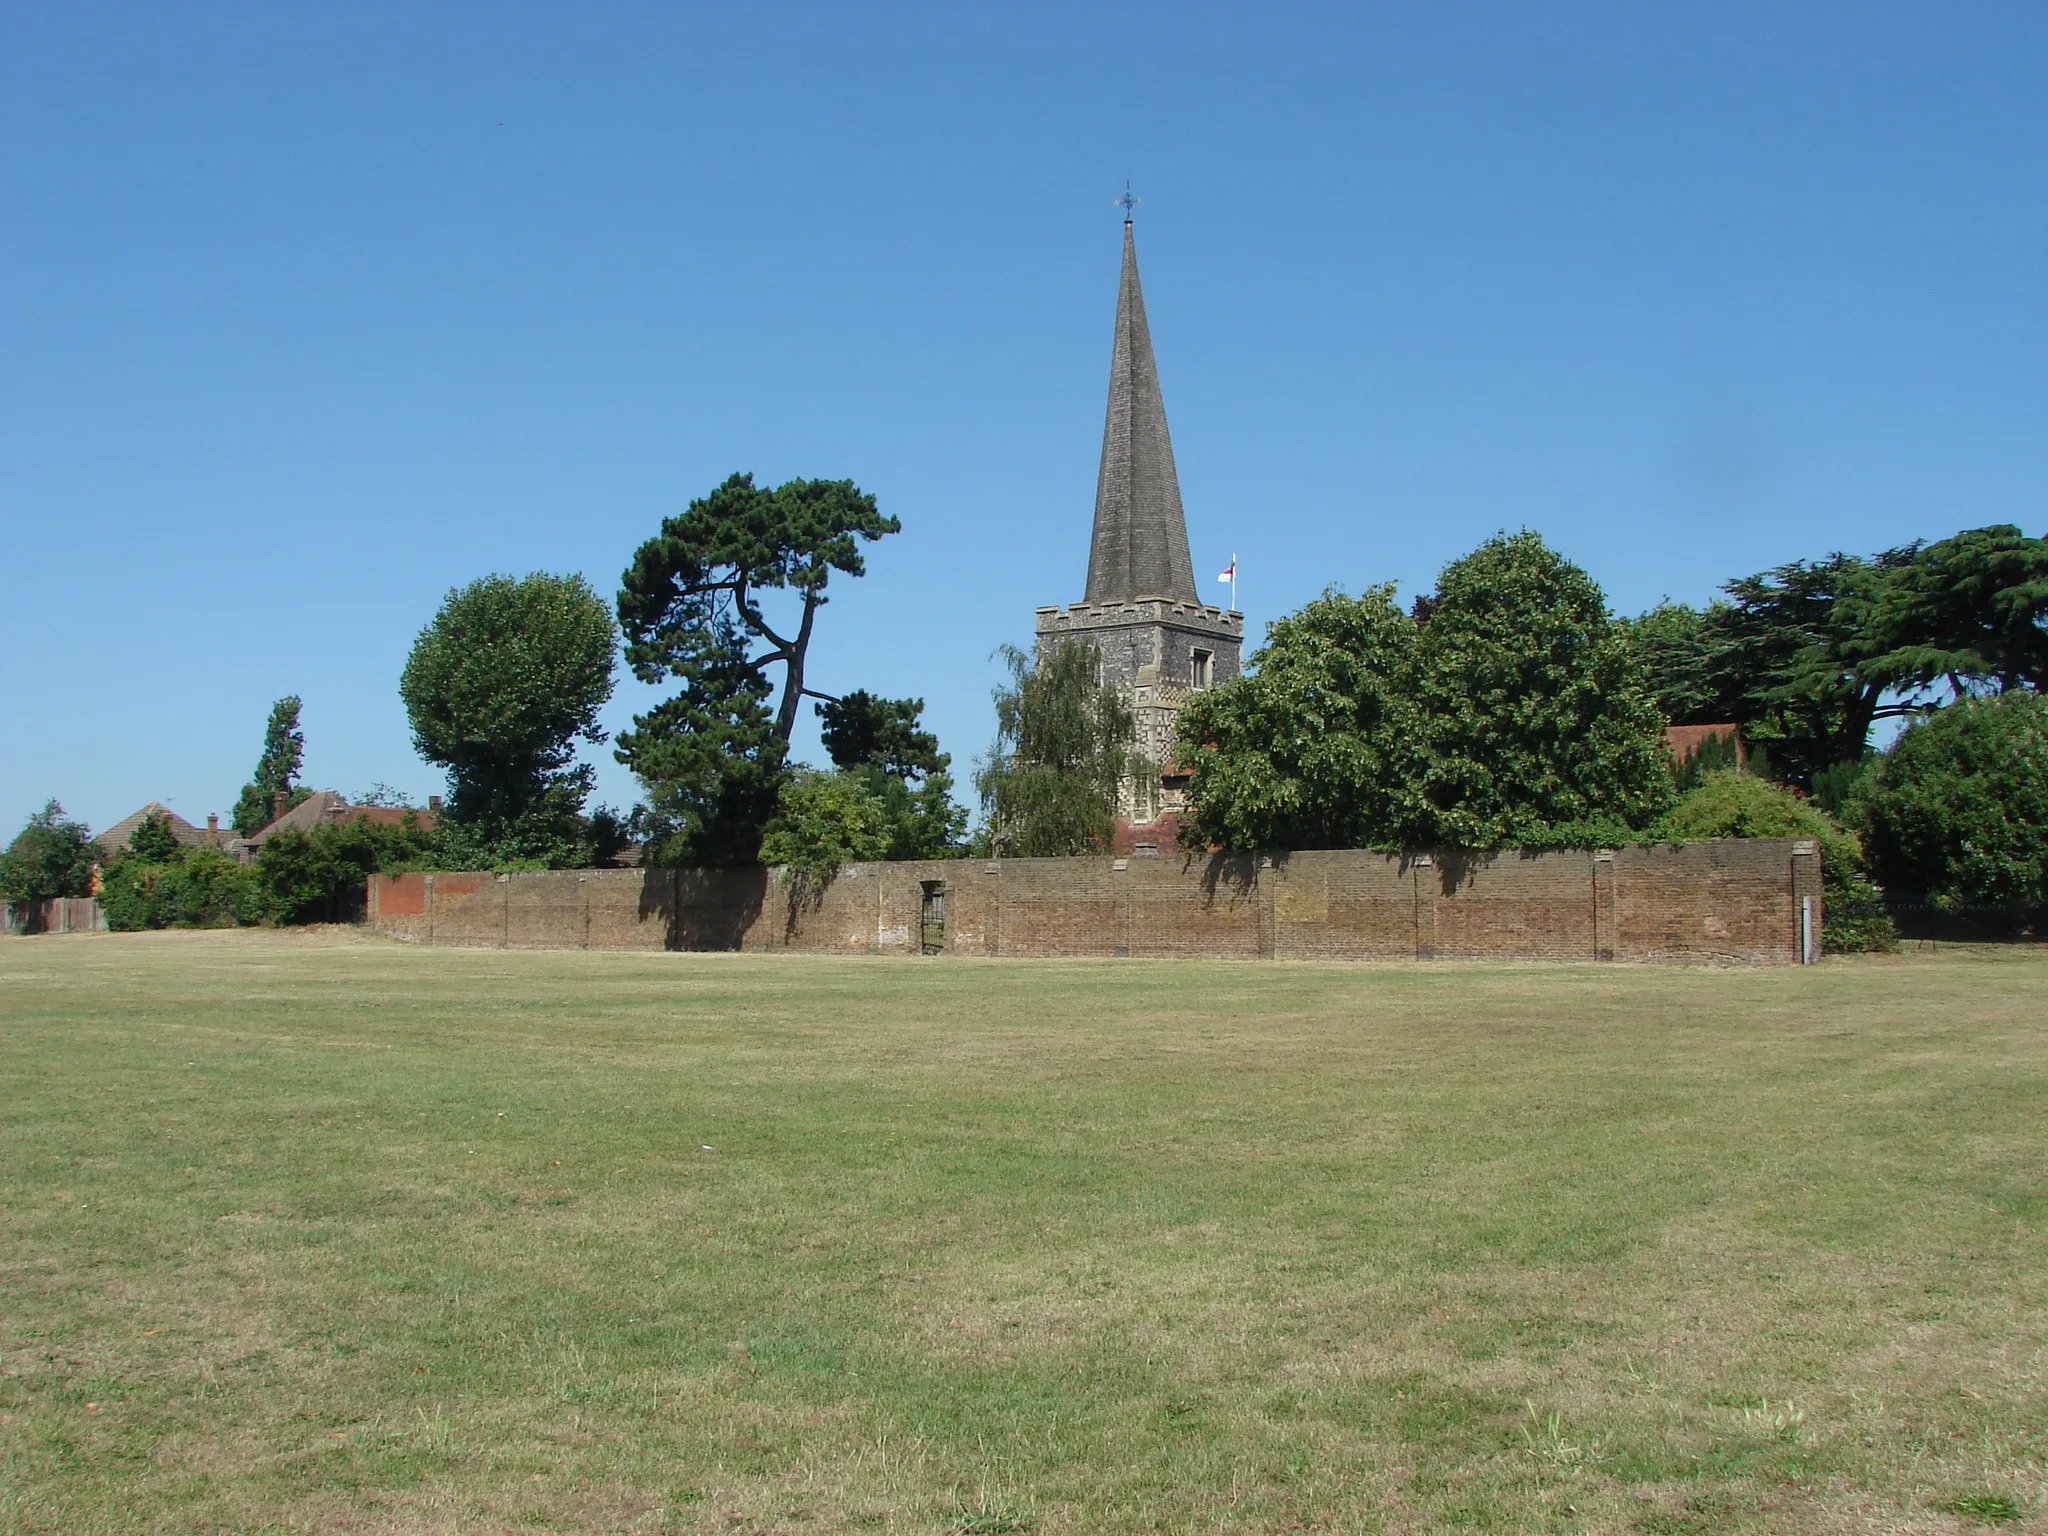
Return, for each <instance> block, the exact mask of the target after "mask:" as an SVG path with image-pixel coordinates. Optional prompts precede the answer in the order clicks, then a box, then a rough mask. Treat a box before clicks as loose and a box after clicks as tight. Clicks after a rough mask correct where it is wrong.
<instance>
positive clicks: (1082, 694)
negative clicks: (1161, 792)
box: [975, 639, 1152, 858]
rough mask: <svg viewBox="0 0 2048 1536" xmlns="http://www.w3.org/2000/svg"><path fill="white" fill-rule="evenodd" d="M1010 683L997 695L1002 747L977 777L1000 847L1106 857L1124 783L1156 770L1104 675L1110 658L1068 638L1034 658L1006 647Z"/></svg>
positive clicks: (1006, 851)
mask: <svg viewBox="0 0 2048 1536" xmlns="http://www.w3.org/2000/svg"><path fill="white" fill-rule="evenodd" d="M1000 654H1001V655H1002V657H1003V660H1004V662H1005V663H1006V664H1007V665H1008V667H1009V669H1010V686H1009V687H1007V688H998V689H997V690H996V691H995V701H996V744H995V746H994V748H993V749H992V750H991V752H990V754H989V759H988V762H987V763H986V764H985V765H984V766H983V768H982V770H981V772H980V773H979V774H977V775H976V776H975V784H976V787H977V788H978V789H979V790H980V792H981V802H982V807H983V810H984V812H985V813H986V815H987V817H988V836H989V846H990V848H991V850H992V851H993V852H994V853H996V854H999V855H1004V856H1007V857H1010V858H1054V857H1059V856H1062V855H1067V854H1080V853H1097V852H1100V851H1101V850H1102V849H1104V848H1107V847H1108V846H1109V842H1110V839H1111V837H1112V836H1113V835H1114V833H1115V831H1116V807H1117V793H1118V790H1119V787H1120V786H1121V785H1122V784H1123V782H1124V781H1125V780H1126V779H1130V778H1134V777H1136V776H1137V775H1139V774H1143V773H1148V772H1150V771H1152V770H1151V767H1150V765H1149V764H1147V763H1146V762H1145V761H1144V759H1143V758H1142V757H1141V756H1140V755H1139V754H1138V752H1137V749H1136V743H1137V739H1138V726H1137V718H1136V716H1134V715H1133V714H1132V713H1131V709H1130V706H1129V705H1128V704H1127V703H1126V702H1125V701H1124V699H1123V696H1122V695H1121V694H1120V693H1119V692H1118V691H1117V690H1116V689H1114V688H1105V687H1103V686H1101V685H1100V684H1099V683H1098V682H1097V681H1096V674H1097V672H1098V670H1099V669H1100V666H1101V655H1100V653H1099V652H1098V651H1097V650H1096V648H1095V647H1094V646H1093V645H1090V644H1089V643H1088V642H1086V641H1084V640H1074V639H1063V640H1061V641H1060V642H1059V643H1058V644H1057V645H1054V646H1052V647H1050V648H1049V649H1046V650H1042V651H1041V652H1040V653H1039V655H1038V656H1037V658H1036V659H1035V660H1034V659H1033V658H1032V657H1031V656H1030V655H1028V654H1027V653H1025V652H1023V651H1020V650H1018V649H1017V648H1016V647H1014V646H1005V647H1004V648H1003V650H1002V652H1001V653H1000Z"/></svg>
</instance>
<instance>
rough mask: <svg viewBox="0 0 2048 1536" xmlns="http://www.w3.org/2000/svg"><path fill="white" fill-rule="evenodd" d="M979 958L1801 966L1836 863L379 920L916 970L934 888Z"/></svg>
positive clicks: (1436, 865)
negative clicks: (834, 957) (784, 953)
mask: <svg viewBox="0 0 2048 1536" xmlns="http://www.w3.org/2000/svg"><path fill="white" fill-rule="evenodd" d="M928 882H938V883H942V884H943V885H944V887H945V892H946V933H945V948H946V949H947V950H948V951H950V952H952V953H956V954H973V955H1209V956H1235V957H1242V958H1247V959H1250V958H1255V957H1268V958H1280V959H1300V960H1368V959H1413V958H1422V959H1429V958H1433V957H1442V958H1467V959H1498V960H1525V959H1552V960H1594V959H1599V960H1614V959H1619V960H1732V961H1750V962H1792V961H1796V960H1798V959H1799V945H1800V933H1801V928H1800V903H1801V900H1802V899H1806V900H1810V901H1811V902H1812V910H1811V920H1812V931H1813V935H1814V941H1815V944H1816V946H1817V945H1818V941H1819V933H1820V919H1821V912H1820V856H1819V854H1818V852H1817V851H1815V849H1814V847H1813V845H1812V844H1809V843H1794V842H1790V841H1786V840H1782V839H1761V838H1760V839H1754V840H1743V841H1726V842H1713V843H1691V844H1686V845H1683V846H1679V847H1637V848H1623V849H1618V850H1616V851H1614V852H1612V853H1597V854H1596V853H1545V854H1522V853H1500V854H1443V853H1439V854H1436V855H1419V856H1409V857H1396V856H1392V855H1382V854H1374V853H1360V852H1348V851H1333V852H1321V853H1296V854H1290V855H1284V856H1279V857H1275V858H1273V859H1250V858H1231V857H1223V856H1215V857H1208V858H1203V859H1200V860H1194V861H1189V860H1185V859H1183V858H1180V857H1177V856H1161V857H1157V858H1150V857H1144V856H1132V857H1129V858H1099V859H1003V860H1000V861H985V860H979V859H958V860H948V861H935V862H929V863H906V864H858V865H852V866H849V867H848V868H846V869H844V870H842V871H840V874H839V877H838V878H837V879H836V880H834V881H833V882H832V884H831V885H830V886H829V887H828V888H827V889H826V890H825V891H824V892H823V893H821V894H820V895H819V896H818V897H816V898H814V899H810V900H798V899H796V898H794V897H793V896H792V894H791V893H790V892H789V891H788V889H787V888H786V887H784V886H783V884H782V882H781V878H780V876H779V875H778V874H777V873H776V872H775V871H772V870H669V869H649V870H637V869H594V870H563V871H555V872H548V873H538V874H516V875H488V874H474V873H460V874H433V875H383V876H378V877H376V878H374V879H373V880H372V881H371V882H370V905H369V918H368V920H369V922H370V923H371V924H372V925H373V926H375V927H377V928H380V929H382V930H383V931H384V932H386V933H389V934H391V935H393V936H394V937H397V938H403V939H409V940H413V941H415V942H420V943H433V944H462V945H483V946H489V947H496V948H513V949H749V950H767V949H790V950H811V951H824V952H831V953H841V954H846V953H893V954H912V953H916V952H917V950H918V948H919V946H920V939H921V926H922V925H921V916H922V906H923V900H924V891H925V885H926V884H927V883H928Z"/></svg>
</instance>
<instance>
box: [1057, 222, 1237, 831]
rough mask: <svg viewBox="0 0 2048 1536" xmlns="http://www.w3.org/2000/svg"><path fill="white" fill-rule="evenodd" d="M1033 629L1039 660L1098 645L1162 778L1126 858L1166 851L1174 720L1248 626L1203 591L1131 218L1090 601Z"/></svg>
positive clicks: (1120, 827) (1145, 790)
mask: <svg viewBox="0 0 2048 1536" xmlns="http://www.w3.org/2000/svg"><path fill="white" fill-rule="evenodd" d="M1126 206H1127V207H1128V205H1126ZM1037 628H1038V646H1039V649H1040V651H1041V652H1042V651H1044V650H1045V649H1046V648H1048V647H1049V646H1052V645H1056V644H1058V643H1059V641H1061V640H1063V639H1067V638H1069V637H1071V638H1074V639H1079V640H1087V641H1090V642H1092V643H1093V644H1094V645H1095V647H1096V648H1097V650H1099V651H1100V652H1101V655H1102V680H1103V682H1104V683H1105V684H1107V685H1109V686H1112V687H1116V688H1119V689H1121V690H1123V692H1124V695H1125V697H1126V698H1127V699H1128V700H1129V701H1130V704H1131V709H1132V712H1133V713H1134V714H1136V716H1137V720H1138V750H1139V751H1140V752H1142V753H1143V754H1144V755H1145V756H1146V757H1147V758H1149V759H1150V760H1151V761H1152V762H1153V763H1154V764H1156V765H1158V767H1159V769H1160V770H1161V772H1160V776H1159V777H1158V778H1156V779H1148V780H1147V781H1145V782H1140V783H1132V784H1126V785H1125V786H1124V790H1123V794H1122V797H1121V798H1122V804H1121V805H1120V806H1119V807H1118V813H1119V814H1118V817H1117V848H1118V851H1119V852H1128V851H1130V850H1132V849H1137V850H1140V851H1144V850H1152V851H1157V850H1159V849H1160V848H1161V847H1163V846H1170V845H1171V844H1172V841H1173V832H1174V829H1175V825H1176V823H1177V821H1178V816H1177V812H1178V810H1179V805H1180V788H1181V786H1182V785H1183V784H1185V783H1186V776H1185V775H1184V774H1182V773H1178V772H1176V771H1175V768H1176V765H1175V764H1174V763H1173V761H1172V756H1173V720H1174V716H1175V715H1176V714H1177V713H1178V712H1179V710H1180V706H1181V703H1182V701H1183V700H1185V699H1186V698H1187V696H1188V695H1189V694H1190V693H1193V692H1195V691H1197V690H1199V689H1203V688H1207V687H1210V686H1212V685H1213V684H1216V683H1220V682H1224V681H1226V680H1227V679H1229V678H1233V677H1235V676H1237V673H1238V663H1239V656H1240V652H1241V651H1242V649H1243V646H1244V615H1243V614H1241V613H1236V612H1233V611H1230V610H1227V609H1223V608H1214V607H1211V606H1209V605H1208V604H1206V603H1204V602H1203V601H1202V600H1201V598H1200V597H1199V596H1198V595H1197V593H1196V591H1195V571H1194V565H1193V563H1192V562H1191V560H1190V559H1189V556H1188V527H1187V518H1186V516H1185V515H1184V514H1183V513H1182V511H1181V504H1180V477H1179V476H1178V475H1176V474H1175V473H1174V467H1173V439H1172V437H1171V436H1170V435H1169V434H1168V432H1167V430H1166V405H1165V402H1164V400H1163V399H1162V398H1161V396H1160V393H1159V368H1158V365H1157V364H1156V363H1155V362H1154V361H1153V358H1152V332H1151V329H1150V328H1149V327H1148V326H1147V325H1146V323H1145V295H1144V292H1143V290H1142V289H1140V288H1139V286H1138V248H1137V242H1136V239H1135V236H1134V233H1133V230H1132V227H1131V221H1130V219H1129V218H1128V217H1127V218H1126V219H1125V220H1124V265H1123V278H1122V281H1121V282H1120V284H1119V285H1118V288H1117V296H1116V336H1115V340H1114V342H1113V343H1112V344H1111V347H1110V354H1109V414H1108V418H1107V419H1106V420H1105V421H1104V423H1103V427H1102V465H1101V469H1100V470H1099V471H1098V473H1097V475H1096V481H1095V536H1094V539H1093V541H1092V542H1091V543H1090V544H1089V546H1088V588H1087V594H1086V595H1085V596H1084V597H1083V598H1082V600H1081V601H1080V602H1078V603H1071V604H1068V605H1066V606H1064V607H1052V608H1041V609H1039V610H1038V625H1037Z"/></svg>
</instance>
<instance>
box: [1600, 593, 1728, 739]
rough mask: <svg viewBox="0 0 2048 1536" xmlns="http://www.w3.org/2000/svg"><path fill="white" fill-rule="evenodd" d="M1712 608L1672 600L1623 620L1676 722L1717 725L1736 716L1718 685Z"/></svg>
mask: <svg viewBox="0 0 2048 1536" xmlns="http://www.w3.org/2000/svg"><path fill="white" fill-rule="evenodd" d="M1711 612H1712V610H1709V613H1701V612H1700V610H1699V609H1697V608H1692V607H1689V606H1687V605H1686V604H1684V603H1674V602H1672V601H1670V600H1669V599H1666V600H1665V601H1664V602H1661V603H1659V604H1658V605H1657V606H1656V607H1654V608H1652V609H1651V610H1650V611H1649V612H1648V613H1645V614H1643V615H1642V616H1641V617H1639V618H1634V619H1617V620H1615V623H1616V625H1617V626H1618V627H1619V628H1621V630H1622V631H1623V632H1624V633H1625V634H1626V635H1627V636H1628V641H1629V645H1630V647H1631V649H1633V650H1634V652H1635V656H1636V660H1637V661H1638V662H1640V663H1641V664H1642V668H1643V675H1644V678H1645V680H1646V681H1647V683H1648V684H1649V688H1650V694H1651V696H1652V697H1653V698H1654V699H1655V700H1656V701H1657V707H1658V708H1659V709H1660V710H1662V711H1663V713H1664V718H1665V719H1666V720H1668V721H1670V722H1671V723H1672V724H1673V725H1715V724H1719V723H1720V722H1722V721H1724V720H1732V719H1733V718H1734V716H1733V715H1731V714H1727V713H1722V711H1725V710H1726V709H1728V707H1729V705H1728V701H1727V700H1726V699H1725V698H1724V697H1723V695H1722V693H1721V690H1720V689H1719V688H1718V687H1717V686H1716V678H1715V672H1714V647H1713V638H1712V631H1711V626H1712V623H1713V620H1712V618H1710V616H1709V615H1710V614H1711Z"/></svg>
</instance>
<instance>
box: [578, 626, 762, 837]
mask: <svg viewBox="0 0 2048 1536" xmlns="http://www.w3.org/2000/svg"><path fill="white" fill-rule="evenodd" d="M665 670H666V672H667V674H668V675H669V676H671V677H674V678H676V679H678V680H679V681H680V682H681V683H682V689H681V691H680V692H679V693H677V694H676V695H675V696H674V697H673V698H669V699H664V700H663V701H662V702H661V703H660V704H658V705H656V706H655V707H654V708H653V709H652V710H650V711H648V712H647V713H646V714H644V715H636V716H635V717H634V719H633V725H634V729H632V730H630V731H621V732H619V745H618V758H619V761H620V762H622V763H624V764H626V765H627V766H628V767H629V768H631V769H632V770H633V772H634V774H635V775H636V776H637V777H638V778H639V780H640V784H641V787H642V788H643V789H644V790H645V791H646V795H647V804H646V809H645V811H644V812H643V814H642V816H641V830H642V831H643V833H644V834H645V836H646V858H647V862H649V863H651V864H685V865H696V866H702V867H708V868H726V867H730V866H734V865H742V864H755V863H758V862H760V858H761V836H762V833H763V831H764V830H765V829H766V827H767V825H768V822H769V821H770V819H772V818H773V816H774V815H775V808H776V804H777V802H778V800H779V798H780V796H781V793H782V785H783V780H784V776H785V770H784V763H785V761H786V760H787V758H788V755H789V744H788V742H787V741H785V740H784V739H783V738H782V737H781V736H780V735H778V734H777V732H776V729H775V721H774V719H773V717H771V716H770V715H769V713H768V710H767V708H766V706H765V704H764V702H763V701H764V700H765V699H766V698H767V696H768V693H769V687H770V685H769V682H768V679H767V678H765V677H764V676H762V675H761V672H760V671H759V669H758V668H756V667H755V666H753V665H752V664H751V663H750V662H749V660H748V658H747V649H746V642H745V640H744V638H743V637H742V636H741V635H740V634H739V632H738V630H737V628H736V626H734V625H733V624H732V623H731V622H730V621H729V620H728V619H716V620H714V621H713V622H712V623H711V625H710V626H709V629H708V633H707V635H706V636H705V637H704V640H703V643H701V644H700V645H699V646H697V647H696V648H695V649H694V650H692V651H690V652H689V653H687V654H683V653H681V652H679V653H678V654H677V655H676V656H675V657H674V658H673V659H672V661H671V662H670V663H669V664H668V665H667V667H666V669H665Z"/></svg>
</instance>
